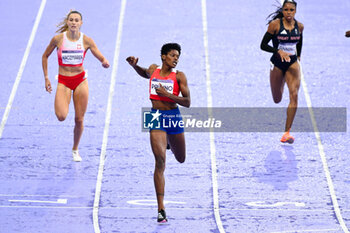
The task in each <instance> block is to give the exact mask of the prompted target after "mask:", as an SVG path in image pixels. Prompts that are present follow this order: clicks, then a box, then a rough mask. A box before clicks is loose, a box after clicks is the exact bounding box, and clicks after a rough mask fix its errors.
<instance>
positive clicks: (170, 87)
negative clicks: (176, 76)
mask: <svg viewBox="0 0 350 233" xmlns="http://www.w3.org/2000/svg"><path fill="white" fill-rule="evenodd" d="M159 84H161V85H162V86H163V87H164V88H165V90H166V91H167V92H169V93H170V94H173V91H174V82H173V80H162V79H152V81H151V94H152V95H157V92H156V89H157V88H159V87H160V85H159Z"/></svg>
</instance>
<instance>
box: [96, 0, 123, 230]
mask: <svg viewBox="0 0 350 233" xmlns="http://www.w3.org/2000/svg"><path fill="white" fill-rule="evenodd" d="M125 7H126V0H122V2H121V7H120V15H119V22H118V32H117V40H116V44H115V50H114V60H113V70H112V75H111V85H110V88H109V95H108V104H107V113H106V120H105V128H104V131H103V140H102V148H101V154H100V165H99V168H98V175H97V182H96V190H95V199H94V206H93V214H92V218H93V223H94V230H95V232H96V233H100V232H101V231H100V226H99V223H98V209H99V205H100V197H101V186H102V178H103V170H104V164H105V158H106V149H107V142H108V132H109V125H110V122H111V115H112V102H113V96H114V88H115V81H116V75H117V72H118V61H119V53H120V43H121V39H122V31H123V21H124V14H125Z"/></svg>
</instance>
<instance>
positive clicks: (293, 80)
mask: <svg viewBox="0 0 350 233" xmlns="http://www.w3.org/2000/svg"><path fill="white" fill-rule="evenodd" d="M285 77H286V82H287V86H288V88H289V92H293V91H298V90H299V87H300V65H299V63H298V62H294V63H293V64H292V65H291V66H290V67H289V68H288V70H287V71H286V74H285Z"/></svg>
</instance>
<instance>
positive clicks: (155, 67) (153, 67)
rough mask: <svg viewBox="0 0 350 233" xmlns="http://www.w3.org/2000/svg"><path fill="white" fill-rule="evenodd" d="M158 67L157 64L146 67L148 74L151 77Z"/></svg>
mask: <svg viewBox="0 0 350 233" xmlns="http://www.w3.org/2000/svg"><path fill="white" fill-rule="evenodd" d="M158 67H159V66H158V65H157V64H152V65H150V66H149V67H148V69H147V70H148V72H147V73H148V74H149V75H152V74H153V73H154V71H155V70H156V69H157V68H158Z"/></svg>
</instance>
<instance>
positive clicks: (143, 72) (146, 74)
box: [126, 56, 157, 79]
mask: <svg viewBox="0 0 350 233" xmlns="http://www.w3.org/2000/svg"><path fill="white" fill-rule="evenodd" d="M126 61H127V62H128V63H129V65H131V66H132V68H134V70H135V71H136V72H137V73H138V75H140V76H141V77H143V78H147V79H149V78H150V77H151V75H152V73H153V71H154V70H155V69H156V68H157V65H156V64H152V65H151V66H150V67H149V68H148V69H146V68H144V67H141V66H139V65H137V62H138V61H139V58H138V57H134V56H130V57H127V58H126Z"/></svg>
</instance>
